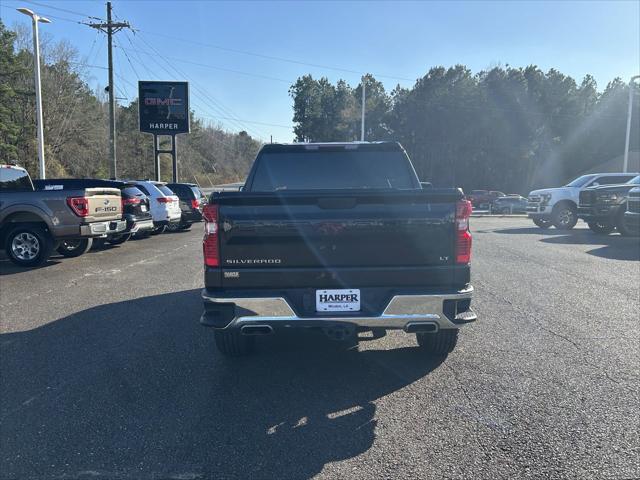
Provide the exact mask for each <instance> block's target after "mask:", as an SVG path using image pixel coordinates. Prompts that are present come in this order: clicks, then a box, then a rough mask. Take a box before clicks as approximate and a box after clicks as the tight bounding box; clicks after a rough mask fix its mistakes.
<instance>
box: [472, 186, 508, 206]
mask: <svg viewBox="0 0 640 480" xmlns="http://www.w3.org/2000/svg"><path fill="white" fill-rule="evenodd" d="M504 196H505V194H504V193H502V192H497V191H494V190H491V191H489V190H471V193H470V194H469V195H468V196H467V198H468V199H469V200H470V201H471V203H472V204H473V207H474V208H483V207H484V208H489V205H491V203H492V202H493V201H494V200H495V199H496V198H500V197H504Z"/></svg>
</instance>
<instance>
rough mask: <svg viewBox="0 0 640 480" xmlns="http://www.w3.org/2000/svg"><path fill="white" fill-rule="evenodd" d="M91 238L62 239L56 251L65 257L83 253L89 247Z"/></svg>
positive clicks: (91, 242) (91, 243) (73, 256)
mask: <svg viewBox="0 0 640 480" xmlns="http://www.w3.org/2000/svg"><path fill="white" fill-rule="evenodd" d="M91 245H93V238H73V239H69V240H62V241H61V242H60V245H59V246H58V248H57V249H56V251H57V252H58V253H59V254H60V255H62V256H63V257H67V258H75V257H79V256H80V255H84V254H85V253H87V252H88V251H89V250H90V249H91Z"/></svg>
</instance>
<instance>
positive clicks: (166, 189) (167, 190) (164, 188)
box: [155, 184, 175, 196]
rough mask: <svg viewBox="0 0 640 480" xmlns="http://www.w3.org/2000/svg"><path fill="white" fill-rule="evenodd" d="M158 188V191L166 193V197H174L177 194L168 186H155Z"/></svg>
mask: <svg viewBox="0 0 640 480" xmlns="http://www.w3.org/2000/svg"><path fill="white" fill-rule="evenodd" d="M155 186H156V188H157V189H158V190H160V191H161V192H162V193H164V194H165V195H166V196H174V195H175V193H173V190H171V189H170V188H169V187H167V186H166V185H158V184H156V185H155Z"/></svg>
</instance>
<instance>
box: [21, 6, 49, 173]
mask: <svg viewBox="0 0 640 480" xmlns="http://www.w3.org/2000/svg"><path fill="white" fill-rule="evenodd" d="M17 10H18V11H19V12H20V13H24V14H25V15H27V16H29V17H31V22H32V24H33V70H34V75H35V84H36V85H35V88H36V132H37V136H38V162H39V166H40V178H42V179H44V178H46V172H45V165H44V127H43V121H42V85H41V83H40V40H39V37H38V23H39V22H41V23H51V20H49V19H48V18H45V17H40V16H38V15H36V14H35V13H34V12H32V11H31V10H29V9H28V8H18V9H17Z"/></svg>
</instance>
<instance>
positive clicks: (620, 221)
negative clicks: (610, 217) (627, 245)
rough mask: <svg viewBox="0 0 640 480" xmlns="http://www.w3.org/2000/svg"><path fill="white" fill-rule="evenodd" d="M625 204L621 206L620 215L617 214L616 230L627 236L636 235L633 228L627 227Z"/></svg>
mask: <svg viewBox="0 0 640 480" xmlns="http://www.w3.org/2000/svg"><path fill="white" fill-rule="evenodd" d="M624 210H625V208H624V206H623V207H621V208H620V211H619V212H618V215H616V225H615V227H616V230H618V232H620V235H624V236H625V237H630V236H633V235H634V232H633V230H631V229H629V228H628V227H627V224H626V223H625V222H624Z"/></svg>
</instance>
